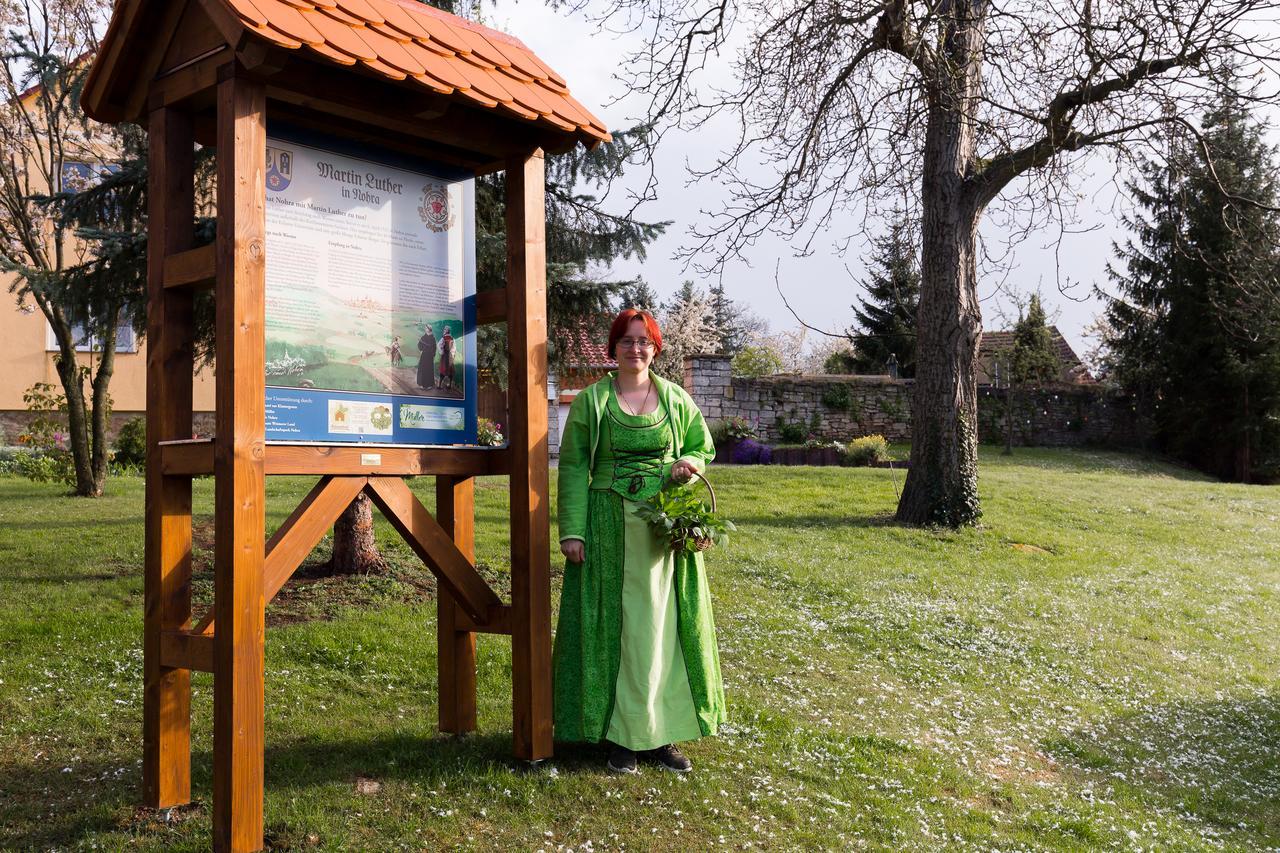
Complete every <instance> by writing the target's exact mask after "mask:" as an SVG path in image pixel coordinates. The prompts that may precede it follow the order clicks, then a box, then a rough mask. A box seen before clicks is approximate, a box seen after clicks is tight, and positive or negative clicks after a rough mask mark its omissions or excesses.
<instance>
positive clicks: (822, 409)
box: [684, 355, 1142, 447]
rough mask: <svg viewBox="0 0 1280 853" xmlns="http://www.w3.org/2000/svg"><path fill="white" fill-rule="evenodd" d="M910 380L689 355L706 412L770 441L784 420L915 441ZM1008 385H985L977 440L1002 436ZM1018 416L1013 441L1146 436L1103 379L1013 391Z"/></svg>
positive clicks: (688, 384)
mask: <svg viewBox="0 0 1280 853" xmlns="http://www.w3.org/2000/svg"><path fill="white" fill-rule="evenodd" d="M912 386H913V382H912V381H911V380H909V379H893V378H890V377H888V376H765V377H760V378H756V379H747V378H743V377H734V376H732V375H731V372H730V369H729V359H728V357H726V356H720V355H698V356H692V357H690V358H688V359H686V360H685V382H684V387H685V389H686V390H688V391H689V393H690V394H691V395H692V396H693V399H694V402H696V403H697V404H698V406H699V408H701V409H702V412H703V414H704V415H705V416H706V417H707V419H708V420H726V419H728V418H731V417H735V416H740V417H745V418H746V419H747V420H749V421H751V422H752V423H754V424H756V425H757V427H758V429H759V431H760V433H761V435H762V436H763V437H764V439H765V440H766V441H770V442H778V441H781V440H782V435H781V427H782V426H783V424H786V423H795V422H798V423H800V424H802V425H803V427H804V431H805V432H806V433H808V432H811V431H812V432H815V433H817V434H818V435H820V436H822V437H824V438H834V439H839V440H842V441H843V440H848V439H850V438H857V437H858V436H863V435H873V434H879V435H883V436H884V437H885V438H887V439H888V440H890V441H902V442H906V441H910V440H911V391H912ZM1006 393H1007V392H1006V391H1005V389H997V388H991V387H989V386H981V387H980V388H979V391H978V436H979V440H981V441H987V442H992V443H1000V442H1003V441H1004V423H1005V421H1004V418H1005V414H1006V411H1007V410H1006V408H1005V395H1006ZM1014 421H1015V429H1014V443H1015V444H1020V445H1036V446H1048V447H1072V446H1079V445H1085V444H1094V445H1113V446H1138V445H1140V444H1141V441H1142V435H1141V430H1140V429H1139V427H1138V425H1137V424H1136V422H1135V419H1134V417H1133V412H1132V407H1131V406H1130V404H1129V401H1128V400H1127V399H1126V398H1124V397H1121V396H1118V395H1115V394H1113V393H1111V392H1108V391H1106V390H1105V389H1102V388H1100V387H1098V386H1062V387H1054V388H1043V389H1038V390H1035V391H1028V392H1022V393H1020V394H1018V395H1016V397H1015V401H1014Z"/></svg>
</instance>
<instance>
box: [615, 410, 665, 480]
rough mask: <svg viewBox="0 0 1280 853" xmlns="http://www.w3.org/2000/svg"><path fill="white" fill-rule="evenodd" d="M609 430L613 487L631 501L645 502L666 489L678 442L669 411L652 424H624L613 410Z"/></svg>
mask: <svg viewBox="0 0 1280 853" xmlns="http://www.w3.org/2000/svg"><path fill="white" fill-rule="evenodd" d="M604 423H605V428H606V429H607V430H608V431H609V444H610V445H611V449H612V456H613V460H612V461H613V470H612V482H611V483H610V485H609V488H610V489H612V490H613V491H615V492H617V493H618V494H619V495H621V496H622V497H624V498H626V499H627V500H632V501H643V500H648V499H649V498H651V497H653V496H654V495H656V494H657V493H658V492H659V491H660V490H661V489H662V480H663V476H664V474H665V473H666V466H667V463H668V462H670V461H671V453H672V448H673V446H674V441H673V439H672V435H671V420H670V418H668V417H667V414H666V412H663V413H662V418H661V419H660V420H658V421H656V422H654V423H651V424H643V425H636V424H626V423H623V422H622V421H621V420H620V419H619V418H618V417H617V416H616V415H615V414H614V413H613V412H612V411H609V412H608V414H607V415H606V417H605V419H604Z"/></svg>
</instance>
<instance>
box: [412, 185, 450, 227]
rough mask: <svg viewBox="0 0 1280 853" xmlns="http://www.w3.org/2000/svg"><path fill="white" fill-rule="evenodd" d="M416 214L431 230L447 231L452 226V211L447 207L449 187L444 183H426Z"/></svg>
mask: <svg viewBox="0 0 1280 853" xmlns="http://www.w3.org/2000/svg"><path fill="white" fill-rule="evenodd" d="M418 215H419V216H421V217H422V222H423V224H424V225H426V226H427V227H428V228H430V229H431V230H432V231H436V232H439V231H448V230H449V229H450V228H452V227H453V211H452V210H450V208H449V189H448V187H446V186H445V185H444V184H427V185H426V186H425V187H423V188H422V201H421V202H419V203H418Z"/></svg>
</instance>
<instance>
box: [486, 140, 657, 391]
mask: <svg viewBox="0 0 1280 853" xmlns="http://www.w3.org/2000/svg"><path fill="white" fill-rule="evenodd" d="M646 134H647V131H646V130H645V128H634V129H632V130H626V131H615V132H614V134H613V141H612V142H608V143H604V144H601V145H599V146H597V147H596V148H595V150H592V151H588V150H586V149H584V148H582V147H578V148H575V149H573V150H572V151H570V152H568V153H566V154H561V155H559V156H557V157H551V158H548V159H547V185H546V187H547V192H546V218H547V226H546V227H547V230H546V234H547V328H548V339H549V340H548V343H549V350H548V360H549V362H550V368H551V370H552V371H553V372H557V373H562V372H564V370H565V368H566V367H568V366H569V365H571V364H573V363H574V362H576V361H580V360H581V348H582V345H583V344H584V343H585V342H587V341H590V340H598V339H599V338H600V337H602V336H603V334H604V331H605V328H606V327H607V323H608V320H609V314H610V313H611V312H612V310H613V306H614V302H615V301H616V299H617V298H618V297H619V296H620V295H621V294H622V293H623V292H624V290H626V289H628V288H632V289H634V288H635V286H636V285H637V283H638V282H637V281H635V280H630V279H615V278H612V277H610V276H609V275H608V273H609V267H610V264H611V263H612V262H613V261H615V260H616V259H618V258H632V257H636V258H641V259H643V258H644V256H645V251H646V248H647V246H648V245H649V244H650V243H651V242H653V241H654V240H655V239H657V238H658V237H659V236H660V235H661V234H662V233H663V232H664V231H665V230H666V227H667V225H668V224H669V223H666V222H644V221H641V220H639V219H636V218H635V217H634V216H632V215H630V214H628V213H624V214H617V213H612V212H608V211H606V210H604V208H603V207H602V206H601V201H600V199H599V198H598V197H597V196H595V195H592V194H591V193H587V192H582V191H581V188H583V187H586V188H593V189H594V188H599V187H607V185H608V184H609V182H610V181H612V180H614V179H616V178H618V177H619V176H621V174H622V171H623V169H624V168H625V166H626V164H627V163H629V162H631V160H632V159H633V158H634V157H635V156H636V152H637V151H638V150H639V149H641V148H643V147H645V146H647V145H648V139H647V135H646ZM506 240H507V231H506V203H505V176H504V175H503V174H502V173H498V174H494V175H485V176H482V177H479V178H477V179H476V287H477V289H479V290H489V289H492V288H497V287H505V286H506V268H507V243H506ZM582 329H585V330H586V332H587V334H585V335H584V334H581V333H580V330H582ZM478 336H479V338H480V342H479V346H478V349H479V359H480V365H481V367H482V368H484V369H486V371H487V372H488V373H489V374H490V375H491V376H493V377H495V378H496V379H497V380H498V382H499V383H500V384H502V385H504V386H505V384H506V372H507V348H506V329H505V326H502V325H494V326H482V327H481V328H480V331H479V334H478Z"/></svg>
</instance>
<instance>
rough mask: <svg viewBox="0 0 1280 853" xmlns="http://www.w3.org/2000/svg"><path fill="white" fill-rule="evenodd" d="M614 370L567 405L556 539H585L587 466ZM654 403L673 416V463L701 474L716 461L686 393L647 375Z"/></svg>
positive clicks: (704, 427)
mask: <svg viewBox="0 0 1280 853" xmlns="http://www.w3.org/2000/svg"><path fill="white" fill-rule="evenodd" d="M617 376H618V372H617V371H616V370H615V371H612V372H610V373H609V375H608V376H606V377H605V378H604V379H601V380H599V381H598V382H595V383H593V384H591V385H590V386H588V387H586V388H584V389H583V390H582V391H581V392H580V393H579V394H578V396H577V397H575V398H574V401H573V405H572V406H570V407H569V418H568V420H567V421H565V425H564V428H563V429H562V430H561V431H560V480H559V487H558V496H559V505H560V541H561V542H563V541H564V540H566V539H583V540H585V539H586V532H587V497H588V495H589V492H588V490H589V489H590V488H591V466H592V464H593V463H594V461H595V457H596V445H597V444H598V443H599V441H600V419H601V418H603V417H604V410H605V404H606V403H608V401H609V382H610V381H611V380H614V379H616V378H617ZM650 376H651V377H652V380H653V386H654V388H655V389H656V390H657V392H658V400H659V401H660V402H661V403H662V405H663V407H664V408H666V410H667V413H668V415H669V416H670V417H671V426H672V433H674V435H675V449H674V450H675V455H676V460H677V461H679V460H681V459H683V460H685V461H688V462H692V463H693V466H694V467H695V468H697V469H698V471H699V473H701V472H702V471H705V470H706V468H707V463H708V462H710V461H711V460H712V459H714V458H715V455H716V448H715V444H714V443H713V442H712V441H711V432H710V430H708V429H707V422H706V420H704V419H703V417H702V412H701V411H700V410H699V409H698V406H697V404H696V403H694V402H693V398H692V397H690V396H689V393H688V392H687V391H685V390H684V389H683V388H681V387H680V386H679V385H677V384H676V383H674V382H669V381H667V380H666V379H663V378H662V377H661V376H658V375H657V374H650Z"/></svg>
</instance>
